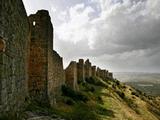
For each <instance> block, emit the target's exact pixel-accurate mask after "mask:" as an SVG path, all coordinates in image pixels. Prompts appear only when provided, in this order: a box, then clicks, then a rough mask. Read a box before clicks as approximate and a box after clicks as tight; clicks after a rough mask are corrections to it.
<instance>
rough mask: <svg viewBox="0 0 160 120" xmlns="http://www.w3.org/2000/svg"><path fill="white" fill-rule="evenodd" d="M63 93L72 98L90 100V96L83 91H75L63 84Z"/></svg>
mask: <svg viewBox="0 0 160 120" xmlns="http://www.w3.org/2000/svg"><path fill="white" fill-rule="evenodd" d="M62 95H64V96H67V97H70V98H72V99H73V100H78V101H83V102H86V101H88V97H87V96H86V95H84V94H83V93H82V92H78V91H74V90H72V89H71V88H70V87H68V86H65V85H63V86H62Z"/></svg>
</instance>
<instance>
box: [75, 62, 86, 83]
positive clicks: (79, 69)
mask: <svg viewBox="0 0 160 120" xmlns="http://www.w3.org/2000/svg"><path fill="white" fill-rule="evenodd" d="M77 76H78V78H77V79H78V81H84V80H85V69H84V60H83V59H79V62H78V63H77Z"/></svg>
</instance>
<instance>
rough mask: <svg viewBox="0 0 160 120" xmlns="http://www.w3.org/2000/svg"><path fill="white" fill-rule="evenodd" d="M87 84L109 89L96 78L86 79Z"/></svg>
mask: <svg viewBox="0 0 160 120" xmlns="http://www.w3.org/2000/svg"><path fill="white" fill-rule="evenodd" d="M85 81H86V82H87V83H90V84H93V85H96V86H101V87H108V86H107V85H106V84H105V83H104V82H102V81H101V80H99V79H98V78H96V77H90V78H86V80H85Z"/></svg>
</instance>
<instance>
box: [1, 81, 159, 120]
mask: <svg viewBox="0 0 160 120" xmlns="http://www.w3.org/2000/svg"><path fill="white" fill-rule="evenodd" d="M62 93H63V94H62V96H61V100H60V101H58V102H57V105H56V106H55V107H54V108H49V107H46V106H41V105H38V104H37V103H34V102H31V104H30V105H29V106H28V107H27V108H26V110H25V113H24V114H22V116H23V117H24V118H26V119H27V115H26V112H27V113H28V112H29V113H32V114H34V115H37V116H49V117H50V118H64V119H65V120H160V98H158V97H157V98H155V97H151V96H146V95H145V94H144V93H142V92H140V91H138V90H135V89H133V88H131V87H130V86H127V85H124V84H122V83H120V82H119V81H117V80H109V79H106V80H104V81H103V80H102V79H100V78H89V79H86V82H85V83H84V82H81V83H79V91H74V90H72V89H71V88H69V87H67V86H62ZM2 117H3V116H2ZM0 120H1V117H0ZM46 120H51V119H46Z"/></svg>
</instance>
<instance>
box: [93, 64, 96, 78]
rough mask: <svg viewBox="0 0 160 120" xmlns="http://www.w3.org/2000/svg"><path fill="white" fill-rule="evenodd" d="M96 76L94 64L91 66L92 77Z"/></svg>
mask: <svg viewBox="0 0 160 120" xmlns="http://www.w3.org/2000/svg"><path fill="white" fill-rule="evenodd" d="M95 76H96V66H92V77H95Z"/></svg>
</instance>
